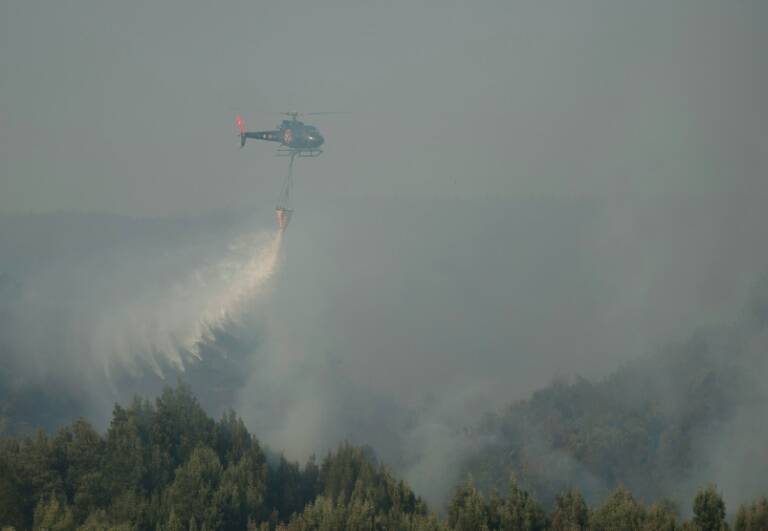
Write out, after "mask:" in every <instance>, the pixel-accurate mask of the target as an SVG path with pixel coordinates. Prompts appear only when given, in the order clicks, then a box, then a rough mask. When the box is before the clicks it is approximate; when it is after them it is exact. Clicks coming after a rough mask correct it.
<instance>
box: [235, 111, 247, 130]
mask: <svg viewBox="0 0 768 531" xmlns="http://www.w3.org/2000/svg"><path fill="white" fill-rule="evenodd" d="M235 123H236V124H237V128H238V129H240V134H243V133H245V124H244V123H243V119H242V118H241V117H240V115H239V114H238V115H237V118H235Z"/></svg>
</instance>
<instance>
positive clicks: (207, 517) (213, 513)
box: [167, 448, 222, 529]
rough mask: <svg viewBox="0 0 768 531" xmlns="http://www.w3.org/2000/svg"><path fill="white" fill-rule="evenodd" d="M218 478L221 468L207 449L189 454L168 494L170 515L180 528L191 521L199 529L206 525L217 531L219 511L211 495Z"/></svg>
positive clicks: (214, 454) (196, 450)
mask: <svg viewBox="0 0 768 531" xmlns="http://www.w3.org/2000/svg"><path fill="white" fill-rule="evenodd" d="M221 476H222V467H221V463H220V462H219V457H218V456H217V455H216V452H214V451H213V450H211V449H210V448H196V449H195V450H193V451H192V453H191V455H190V456H189V460H188V461H187V462H186V463H185V464H184V465H182V466H180V467H179V469H178V470H177V471H176V479H174V481H173V483H172V484H171V485H170V486H169V487H168V491H167V497H168V507H169V509H170V511H169V512H170V514H171V515H173V516H175V517H176V518H177V520H178V521H179V525H181V522H189V521H190V520H191V519H192V518H194V519H195V520H196V521H197V522H199V523H200V525H201V526H202V525H206V524H207V527H208V529H218V528H219V526H220V523H221V515H220V514H218V510H219V509H220V507H219V506H218V505H217V504H215V503H214V495H215V494H216V491H217V490H218V488H219V484H220V482H221ZM169 518H170V517H169ZM168 525H170V519H169V524H168Z"/></svg>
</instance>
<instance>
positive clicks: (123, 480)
mask: <svg viewBox="0 0 768 531" xmlns="http://www.w3.org/2000/svg"><path fill="white" fill-rule="evenodd" d="M457 466H459V465H458V464H457ZM683 515H688V516H686V517H683ZM0 524H1V525H2V528H3V529H16V530H22V529H34V530H42V529H49V530H61V531H65V530H97V529H99V530H103V529H115V530H117V529H119V530H129V529H136V530H163V531H178V530H196V531H200V530H208V531H212V530H218V529H222V530H223V529H226V530H229V529H233V530H234V529H259V530H274V529H278V530H309V529H317V530H337V529H338V530H341V529H360V530H364V529H365V530H369V529H377V530H379V529H380V530H385V529H410V530H427V529H429V530H449V529H450V530H477V529H488V530H491V529H508V530H518V529H519V530H530V531H534V530H557V531H565V530H586V529H590V530H616V529H622V530H623V529H626V530H655V529H663V530H670V531H671V530H677V529H679V530H702V531H704V530H706V531H710V530H723V529H734V530H737V531H753V530H765V529H768V498H765V497H761V498H759V499H756V500H754V502H752V503H748V504H744V505H742V506H740V507H736V508H732V509H730V511H729V512H727V508H726V506H725V503H724V501H723V497H722V495H721V493H720V492H719V491H718V489H717V487H716V486H715V485H708V484H705V485H702V486H701V488H700V489H699V491H698V492H697V494H696V495H695V497H694V499H693V500H692V501H691V506H690V507H676V506H675V505H674V504H673V503H672V502H670V501H668V500H658V501H655V502H654V503H651V504H644V503H643V502H642V501H640V500H639V499H637V498H635V497H634V496H633V494H632V493H631V492H630V491H629V490H627V489H626V488H625V487H623V486H619V487H618V488H616V489H614V490H613V491H611V492H609V493H608V494H607V495H606V496H605V497H604V498H603V499H602V500H600V502H599V503H597V504H594V505H589V504H588V503H587V502H586V501H585V497H584V496H583V494H582V493H581V492H580V491H579V490H578V489H576V488H567V489H564V490H563V491H562V492H559V493H558V494H556V495H555V497H554V499H553V501H552V503H551V504H544V503H542V502H540V501H539V500H537V499H536V498H535V497H534V496H533V495H532V494H531V493H529V491H527V490H526V489H524V488H523V487H522V486H521V485H520V484H519V483H518V482H517V480H516V479H515V477H514V476H511V477H510V478H509V481H508V484H507V486H506V489H504V490H503V491H497V490H496V489H491V490H490V492H488V493H483V492H481V490H480V489H479V488H478V487H476V486H475V485H474V483H473V480H472V477H471V476H467V477H466V478H465V479H464V480H463V481H462V482H461V483H460V484H459V485H458V486H457V487H456V488H455V490H454V492H453V495H452V496H451V498H450V500H449V501H448V503H447V504H446V506H445V507H429V506H428V505H427V503H426V502H425V501H424V500H422V499H421V498H420V497H419V496H418V493H415V492H413V490H412V489H411V488H410V487H409V486H408V485H407V484H406V483H405V482H403V481H402V480H399V479H397V478H396V477H395V476H394V474H393V473H392V472H391V471H390V470H389V469H388V468H387V466H386V465H385V464H383V463H380V462H379V461H378V459H377V458H376V456H375V453H374V451H373V450H372V449H370V448H366V447H356V446H352V445H350V444H341V445H340V446H339V447H338V448H337V449H336V450H335V451H333V452H330V453H329V454H328V455H326V456H325V457H324V458H322V459H320V460H318V459H316V458H310V459H309V460H308V461H307V462H306V463H304V464H301V465H300V464H299V463H296V462H291V461H289V460H287V459H285V457H283V456H282V455H278V454H274V453H272V452H271V451H269V450H268V449H266V448H265V447H263V446H262V445H261V444H260V443H259V440H258V439H257V437H256V436H254V435H252V434H251V433H249V431H248V430H247V429H246V427H245V425H244V423H243V421H242V420H241V419H240V418H238V417H237V416H236V415H235V414H234V413H233V412H229V413H227V414H225V415H223V416H222V418H221V419H219V420H218V421H215V420H214V419H212V418H210V417H209V416H208V415H207V414H206V412H205V411H204V410H203V408H202V407H201V405H200V404H199V402H198V400H197V399H196V397H195V396H194V395H193V393H192V391H191V389H190V388H189V387H188V386H186V385H184V384H179V385H177V386H176V387H175V388H171V387H168V388H166V389H165V390H164V391H163V393H162V394H161V395H160V396H159V397H158V398H157V399H155V400H154V401H152V402H151V401H148V400H146V399H141V398H136V399H134V401H133V402H132V403H131V404H130V405H129V406H127V407H124V406H121V405H115V407H114V411H113V415H112V419H111V422H110V424H109V428H108V429H107V432H106V433H105V434H103V435H102V434H100V433H98V432H97V431H95V430H94V428H93V427H92V426H91V425H90V424H89V423H88V422H87V421H86V420H84V419H79V420H77V421H75V422H73V423H72V424H71V425H69V426H66V427H64V428H62V429H60V430H59V431H58V432H57V433H55V434H51V435H49V434H46V433H45V432H44V431H43V430H42V429H40V430H38V431H37V432H36V433H35V434H34V435H27V436H13V437H10V436H9V437H5V438H3V439H2V441H1V442H0Z"/></svg>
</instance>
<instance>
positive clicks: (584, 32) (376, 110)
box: [0, 0, 767, 215]
mask: <svg viewBox="0 0 768 531" xmlns="http://www.w3.org/2000/svg"><path fill="white" fill-rule="evenodd" d="M766 17H767V10H766V6H765V4H764V2H760V1H757V0H752V1H747V0H743V1H734V2H724V1H713V0H679V1H673V2H669V1H666V0H665V1H662V0H651V1H647V2H630V1H618V2H617V1H615V0H614V1H576V2H574V1H565V0H559V1H547V2H540V1H532V0H526V1H517V2H473V3H467V4H464V3H460V2H451V1H446V2H437V1H433V2H410V1H409V2H405V1H400V2H351V1H350V2H315V1H311V2H253V1H238V2H217V3H215V4H214V3H211V2H202V1H197V0H193V1H183V2H182V1H180V0H169V1H163V2H115V1H109V2H102V1H85V0H73V1H68V2H52V1H49V2H41V1H34V0H33V1H28V0H25V1H17V0H3V1H2V2H0V186H2V188H1V189H0V192H1V193H0V211H2V212H12V211H13V212H19V211H22V212H25V211H60V210H66V211H68V210H75V211H81V210H85V211H100V212H120V213H126V214H130V215H145V214H150V215H164V214H178V213H186V212H189V211H193V210H194V211H198V210H199V209H218V208H231V207H235V206H237V207H244V206H250V205H254V206H260V205H262V204H264V203H266V204H269V205H271V203H272V200H273V197H275V195H276V191H277V189H278V187H279V184H278V182H277V181H278V180H279V175H280V174H281V173H282V171H283V162H284V161H282V160H279V159H277V160H276V159H274V158H273V157H272V156H271V154H272V147H273V146H271V145H258V144H255V145H249V146H248V149H247V150H244V151H241V152H238V150H237V149H236V148H235V146H236V138H235V135H234V131H235V129H234V126H233V124H232V121H233V116H234V114H235V113H236V112H241V113H242V114H243V115H244V117H245V119H246V124H248V125H249V127H251V128H253V129H260V128H270V127H272V126H274V125H275V123H276V122H277V121H278V117H277V116H274V115H269V114H264V113H263V112H261V111H282V110H286V109H297V110H308V111H312V110H320V111H335V110H344V111H353V112H354V113H355V114H353V115H343V116H337V117H322V119H318V120H316V123H317V125H319V126H320V127H321V130H322V131H323V132H324V133H325V135H326V138H327V149H326V154H325V155H324V156H323V157H321V158H320V159H318V160H316V161H311V175H312V177H311V179H310V178H309V176H308V175H305V177H304V178H305V179H306V180H307V181H309V182H301V183H300V187H299V192H298V193H299V194H304V195H305V196H307V197H312V198H313V200H314V198H316V200H318V201H322V200H324V199H327V198H333V197H336V196H343V195H350V196H355V197H367V196H395V197H411V196H414V195H419V196H422V197H426V198H430V197H434V196H450V197H466V196H476V197H480V198H483V197H499V196H505V197H530V196H542V195H544V196H567V197H571V196H578V195H588V196H591V195H605V196H608V197H611V198H613V197H616V196H621V197H632V198H636V197H644V196H648V195H657V194H688V193H699V194H714V193H721V192H722V191H723V190H727V189H729V188H730V187H731V186H732V183H733V181H734V180H738V179H740V178H741V177H743V174H744V173H749V172H747V171H746V170H748V169H754V167H753V166H750V164H754V161H753V162H752V163H750V162H745V161H744V155H747V156H752V157H755V156H757V155H760V156H763V155H764V153H765V149H766V145H765V125H764V124H765V121H764V118H765V105H764V103H763V97H762V95H764V94H765V92H766V90H765V89H766V69H765V59H764V57H763V54H762V53H761V51H762V50H764V49H765V44H766V43H765V37H764V31H763V29H764V23H765V21H766V20H767V18H766ZM303 166H305V168H306V169H304V168H302V170H303V171H304V172H309V171H310V170H309V167H310V164H309V163H308V164H306V165H303Z"/></svg>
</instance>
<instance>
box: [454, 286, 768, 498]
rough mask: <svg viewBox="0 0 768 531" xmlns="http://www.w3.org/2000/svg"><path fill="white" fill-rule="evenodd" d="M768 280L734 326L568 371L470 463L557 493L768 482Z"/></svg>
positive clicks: (512, 414)
mask: <svg viewBox="0 0 768 531" xmlns="http://www.w3.org/2000/svg"><path fill="white" fill-rule="evenodd" d="M766 317H768V282H763V283H762V285H760V286H759V287H758V294H757V295H755V297H754V298H753V300H752V301H751V303H750V304H749V305H748V307H747V309H746V311H745V312H744V314H743V315H742V316H741V318H739V319H737V320H736V321H735V322H734V323H733V324H731V325H727V326H721V327H709V328H705V329H701V330H699V331H698V332H697V333H695V334H693V335H692V336H691V337H690V339H689V340H687V341H684V342H681V343H679V344H675V345H671V346H669V347H667V348H664V349H663V350H662V351H661V352H659V353H658V354H656V355H654V356H652V357H648V358H644V359H640V360H637V361H635V362H632V363H630V364H628V365H626V366H625V367H624V368H622V369H621V370H619V371H618V372H616V373H615V374H613V375H611V376H609V377H607V378H605V379H602V380H598V381H592V380H587V379H583V378H576V379H571V380H569V381H565V380H561V381H557V382H555V383H553V384H552V385H550V386H548V387H546V388H543V389H541V390H539V391H537V392H535V393H533V395H532V396H531V397H530V398H529V399H526V400H523V401H519V402H516V403H514V404H512V405H510V406H509V407H508V408H506V409H504V410H503V411H502V412H500V413H498V414H493V415H489V416H488V417H487V418H486V419H484V421H483V422H482V423H481V424H480V426H479V427H478V428H477V430H476V431H475V432H474V433H473V436H482V439H483V440H486V441H491V442H490V443H489V444H487V445H485V446H483V447H482V449H481V450H480V451H478V452H476V453H475V454H474V455H473V456H472V457H471V458H470V459H469V460H468V465H467V469H466V470H467V471H468V472H470V473H471V474H472V476H473V477H474V478H475V480H476V481H477V482H478V483H479V484H480V485H482V486H483V487H485V488H490V487H496V488H499V489H503V488H504V486H505V485H506V484H507V483H508V482H509V478H510V476H513V475H514V476H515V477H517V478H518V479H519V480H520V481H522V482H523V484H525V485H527V486H528V487H529V488H531V489H532V490H533V492H535V493H536V494H537V495H538V496H539V497H540V499H542V500H545V501H546V502H547V503H551V502H552V501H553V500H554V498H555V496H556V495H557V494H558V493H560V492H562V491H563V490H564V489H566V488H568V487H571V486H577V487H578V488H580V489H581V490H582V491H583V492H584V493H585V495H586V497H587V499H588V500H591V501H595V500H598V499H601V498H602V497H604V496H605V495H606V493H607V492H609V491H610V490H612V489H614V488H615V487H616V486H617V485H625V486H626V487H628V488H629V489H630V490H631V491H632V492H633V493H635V494H636V495H639V496H640V497H641V498H643V499H646V500H655V499H658V498H661V497H670V498H672V499H675V500H684V499H687V498H688V497H689V496H690V495H691V493H692V492H694V491H695V489H696V488H697V487H698V486H699V485H701V484H702V482H706V481H714V482H716V483H717V484H718V486H720V487H721V488H723V490H724V492H725V493H726V499H727V500H728V501H731V502H736V501H743V500H745V499H748V498H749V497H750V496H754V495H756V494H758V493H759V494H762V493H765V492H766V491H768V479H766V478H768V421H767V420H766V418H767V417H766V411H768V388H767V387H766V385H765V382H766V376H768V357H767V356H766V354H768V319H766Z"/></svg>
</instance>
